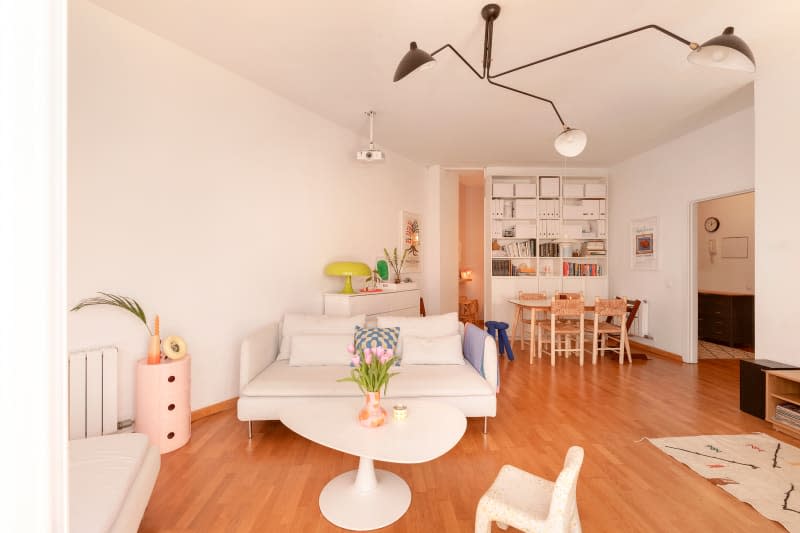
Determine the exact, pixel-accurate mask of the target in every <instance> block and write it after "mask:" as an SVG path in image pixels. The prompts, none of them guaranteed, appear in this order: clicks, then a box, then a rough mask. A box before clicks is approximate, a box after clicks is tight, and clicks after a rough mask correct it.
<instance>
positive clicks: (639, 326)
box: [627, 296, 652, 339]
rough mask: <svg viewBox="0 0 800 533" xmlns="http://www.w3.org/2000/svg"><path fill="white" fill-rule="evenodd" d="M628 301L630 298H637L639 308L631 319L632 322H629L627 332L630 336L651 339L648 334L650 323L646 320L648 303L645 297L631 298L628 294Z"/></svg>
mask: <svg viewBox="0 0 800 533" xmlns="http://www.w3.org/2000/svg"><path fill="white" fill-rule="evenodd" d="M627 298H628V301H629V302H630V301H631V300H639V301H640V302H641V303H640V304H639V310H638V311H637V312H636V318H635V319H634V320H633V324H631V329H630V331H629V332H628V333H629V334H630V335H631V337H644V338H645V339H651V338H652V337H651V336H650V324H649V321H648V316H649V314H650V313H649V307H650V306H649V305H648V303H647V299H646V298H633V297H631V296H628V297H627Z"/></svg>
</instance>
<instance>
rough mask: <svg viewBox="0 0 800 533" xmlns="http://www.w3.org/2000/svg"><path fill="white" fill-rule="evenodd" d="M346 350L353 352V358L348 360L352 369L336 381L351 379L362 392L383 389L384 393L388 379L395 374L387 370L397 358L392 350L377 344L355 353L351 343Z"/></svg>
mask: <svg viewBox="0 0 800 533" xmlns="http://www.w3.org/2000/svg"><path fill="white" fill-rule="evenodd" d="M347 351H348V352H350V353H351V354H353V358H352V359H351V360H350V363H351V365H352V366H353V369H352V370H351V371H350V375H349V376H348V377H346V378H342V379H338V380H336V381H352V382H353V383H355V384H356V385H358V388H359V389H361V392H363V393H368V392H381V389H383V393H384V394H386V386H387V385H388V384H389V380H390V379H391V378H392V376H394V375H396V374H397V372H389V369H390V368H392V365H394V363H395V361H396V360H397V358H396V357H395V356H394V350H392V349H391V348H389V349H386V348H384V347H383V346H378V347H376V348H364V349H363V350H358V353H356V349H355V347H354V346H353V345H352V344H351V345H350V346H348V347H347Z"/></svg>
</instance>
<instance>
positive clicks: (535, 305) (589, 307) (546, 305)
mask: <svg viewBox="0 0 800 533" xmlns="http://www.w3.org/2000/svg"><path fill="white" fill-rule="evenodd" d="M506 301H507V302H508V303H510V304H513V305H514V306H515V307H516V312H515V313H514V324H513V325H512V326H511V340H512V341H513V340H514V339H516V336H517V327H518V326H519V323H520V322H521V321H522V312H523V311H524V310H525V309H530V310H531V312H532V313H533V316H531V348H530V354H529V355H530V357H529V358H530V363H531V364H533V355H534V351H535V345H536V313H537V312H540V311H548V310H549V309H550V304H551V302H552V299H551V298H543V299H534V300H527V299H526V300H521V299H519V298H509V299H508V300H506ZM583 310H584V313H591V312H593V311H594V301H592V302H591V303H590V302H584V305H583ZM522 336H523V338H524V337H525V332H524V331H523V332H522Z"/></svg>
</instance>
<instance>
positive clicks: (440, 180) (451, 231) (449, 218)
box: [421, 165, 458, 315]
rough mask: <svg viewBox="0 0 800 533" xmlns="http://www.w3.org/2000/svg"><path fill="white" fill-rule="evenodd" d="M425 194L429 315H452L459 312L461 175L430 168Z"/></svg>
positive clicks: (424, 240)
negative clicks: (459, 194) (459, 193)
mask: <svg viewBox="0 0 800 533" xmlns="http://www.w3.org/2000/svg"><path fill="white" fill-rule="evenodd" d="M423 194H424V197H425V201H424V204H425V210H424V215H423V218H422V232H421V233H422V236H421V237H422V239H423V244H422V246H423V254H424V259H423V260H424V263H425V264H424V265H423V273H422V277H423V279H424V282H425V287H426V288H427V289H426V290H425V291H424V294H423V297H424V298H425V311H426V313H427V314H428V315H436V314H440V313H450V312H453V311H457V310H458V174H457V173H456V172H453V171H450V170H445V169H442V168H441V167H440V166H438V165H433V166H431V167H429V168H428V169H427V172H426V177H425V182H424V190H423Z"/></svg>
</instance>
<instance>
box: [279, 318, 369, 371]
mask: <svg viewBox="0 0 800 533" xmlns="http://www.w3.org/2000/svg"><path fill="white" fill-rule="evenodd" d="M365 319H366V316H365V315H355V316H325V315H296V314H288V315H286V316H284V317H283V324H282V325H281V349H280V351H278V357H277V359H278V360H279V361H280V360H282V359H289V355H291V352H292V340H291V339H292V337H293V336H295V335H344V334H349V335H350V339H351V340H350V342H352V338H353V335H354V334H355V329H356V326H357V325H358V326H361V327H364V320H365ZM346 346H347V345H345V347H346Z"/></svg>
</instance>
